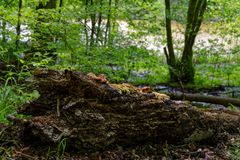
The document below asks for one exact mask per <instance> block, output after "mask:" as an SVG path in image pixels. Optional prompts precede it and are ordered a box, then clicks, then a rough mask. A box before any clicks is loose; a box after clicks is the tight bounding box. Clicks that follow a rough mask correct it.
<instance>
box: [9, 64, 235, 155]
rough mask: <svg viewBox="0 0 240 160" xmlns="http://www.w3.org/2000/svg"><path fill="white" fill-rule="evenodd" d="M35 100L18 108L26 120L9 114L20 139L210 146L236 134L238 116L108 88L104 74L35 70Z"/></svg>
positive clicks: (95, 146) (83, 144)
mask: <svg viewBox="0 0 240 160" xmlns="http://www.w3.org/2000/svg"><path fill="white" fill-rule="evenodd" d="M34 83H35V85H36V87H37V89H38V91H39V93H40V97H39V98H38V99H37V100H35V101H33V102H31V103H29V104H26V105H24V106H22V107H21V108H20V109H19V113H21V114H25V115H31V116H32V117H31V118H26V119H19V118H16V117H13V116H9V117H8V119H9V120H11V121H13V122H14V125H15V126H16V125H17V126H20V127H21V128H22V129H23V130H24V131H22V132H18V134H20V133H21V137H22V139H23V140H24V139H27V140H28V141H34V140H36V139H38V140H40V141H42V142H46V143H56V142H59V141H60V140H61V139H63V138H66V139H67V141H68V144H69V146H70V147H74V148H75V149H78V150H88V151H96V150H104V149H106V148H107V147H110V146H115V145H119V146H131V145H135V144H145V143H155V144H156V143H165V142H167V143H171V144H184V143H194V142H207V143H212V144H215V143H217V142H218V141H222V140H225V139H227V138H228V137H227V135H229V134H236V133H238V132H239V130H238V129H239V127H240V115H239V113H236V112H231V111H223V110H221V111H217V110H199V109H196V108H195V107H193V106H190V105H188V104H187V103H184V102H179V101H172V100H170V99H169V97H168V96H166V95H164V94H160V93H156V92H153V91H151V90H150V89H149V88H146V87H145V88H142V89H139V88H136V87H134V86H132V85H129V84H124V83H123V84H110V83H109V82H108V81H107V79H106V78H105V77H104V76H103V75H100V76H95V75H94V74H88V75H86V74H83V73H80V72H73V71H68V70H65V71H55V70H49V69H37V70H36V71H35V75H34Z"/></svg>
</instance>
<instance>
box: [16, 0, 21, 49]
mask: <svg viewBox="0 0 240 160" xmlns="http://www.w3.org/2000/svg"><path fill="white" fill-rule="evenodd" d="M21 10H22V0H19V1H18V19H17V27H16V32H17V35H16V41H15V45H16V50H18V48H19V40H20V35H21Z"/></svg>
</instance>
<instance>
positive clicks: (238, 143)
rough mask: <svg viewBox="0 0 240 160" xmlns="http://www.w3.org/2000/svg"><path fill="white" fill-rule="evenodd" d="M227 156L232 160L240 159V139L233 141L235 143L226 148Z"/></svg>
mask: <svg viewBox="0 0 240 160" xmlns="http://www.w3.org/2000/svg"><path fill="white" fill-rule="evenodd" d="M228 150H229V154H230V157H231V159H232V160H238V159H239V157H240V139H237V140H235V142H234V143H233V144H232V145H231V146H230V147H229V148H228Z"/></svg>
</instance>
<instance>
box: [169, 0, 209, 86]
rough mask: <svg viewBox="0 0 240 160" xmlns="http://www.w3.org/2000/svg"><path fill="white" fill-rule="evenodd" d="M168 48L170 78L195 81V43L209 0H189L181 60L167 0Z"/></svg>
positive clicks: (189, 81)
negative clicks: (177, 56)
mask: <svg viewBox="0 0 240 160" xmlns="http://www.w3.org/2000/svg"><path fill="white" fill-rule="evenodd" d="M165 7H166V8H165V12H166V31H167V48H164V53H165V56H166V59H167V63H168V65H169V73H170V80H171V81H172V82H180V84H182V82H183V83H191V82H193V81H194V73H195V72H194V66H193V62H192V59H193V45H194V41H195V38H196V35H197V33H198V31H199V29H200V26H201V23H202V20H203V14H204V12H205V10H206V7H207V0H189V5H188V13H187V25H186V31H185V41H184V49H183V53H182V58H181V61H177V60H176V57H175V55H174V48H173V41H172V31H171V10H170V9H171V4H170V0H165Z"/></svg>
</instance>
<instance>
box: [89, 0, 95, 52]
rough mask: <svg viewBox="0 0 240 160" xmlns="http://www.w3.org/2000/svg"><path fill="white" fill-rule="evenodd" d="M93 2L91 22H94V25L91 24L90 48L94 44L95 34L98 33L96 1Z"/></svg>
mask: <svg viewBox="0 0 240 160" xmlns="http://www.w3.org/2000/svg"><path fill="white" fill-rule="evenodd" d="M90 3H91V22H92V26H91V36H90V49H91V48H92V47H93V46H94V42H95V39H94V35H95V34H96V12H95V9H94V2H93V0H91V1H90Z"/></svg>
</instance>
